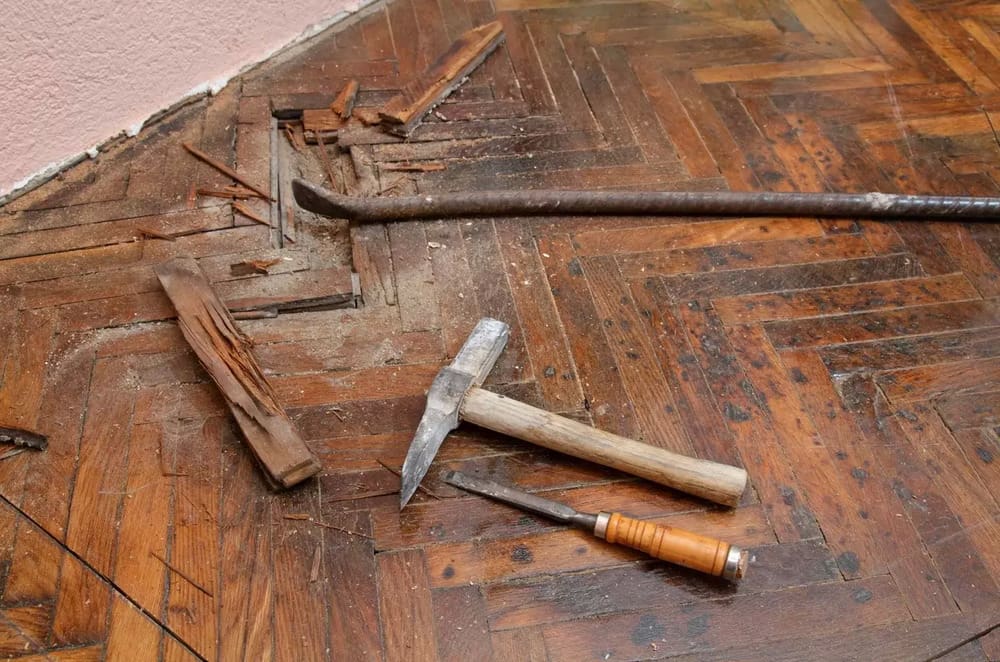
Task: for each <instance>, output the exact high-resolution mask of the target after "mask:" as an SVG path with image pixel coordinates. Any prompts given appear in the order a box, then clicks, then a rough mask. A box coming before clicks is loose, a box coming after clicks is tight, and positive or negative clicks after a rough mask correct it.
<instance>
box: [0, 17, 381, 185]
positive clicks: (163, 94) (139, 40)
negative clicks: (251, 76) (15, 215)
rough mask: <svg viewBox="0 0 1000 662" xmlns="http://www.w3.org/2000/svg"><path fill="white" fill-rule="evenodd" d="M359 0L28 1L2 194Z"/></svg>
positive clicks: (5, 99)
mask: <svg viewBox="0 0 1000 662" xmlns="http://www.w3.org/2000/svg"><path fill="white" fill-rule="evenodd" d="M360 4H362V3H361V2H360V1H359V0H285V1H283V2H273V0H271V1H265V0H215V1H214V2H209V3H201V2H196V1H195V0H150V1H148V2H143V3H128V2H116V1H114V0H63V2H55V1H54V0H21V2H17V3H7V5H6V6H5V12H4V14H5V15H4V21H3V23H4V25H3V26H2V27H0V118H3V119H2V121H0V154H2V157H3V158H0V195H3V194H4V193H7V192H9V191H11V190H12V189H14V188H16V187H19V186H21V185H23V184H24V183H26V181H27V179H28V178H31V177H32V176H34V175H37V174H39V173H40V172H42V171H44V170H45V169H47V168H55V167H58V165H59V164H61V163H63V162H65V161H66V160H67V159H70V158H72V157H73V156H75V155H77V154H80V153H81V152H84V151H86V150H88V149H90V148H91V147H93V146H94V145H97V144H99V143H101V142H103V141H105V140H107V139H108V138H110V137H112V136H114V135H115V134H117V133H119V132H120V131H122V130H128V129H131V130H133V131H134V130H135V129H136V128H137V127H138V125H139V124H140V123H141V122H142V121H143V120H145V119H146V118H148V117H149V116H150V115H152V114H153V113H156V112H157V111H159V110H161V109H163V108H167V107H169V106H170V105H172V104H174V103H175V102H177V101H179V100H180V99H182V98H183V97H185V96H187V95H189V94H191V93H192V92H195V91H197V90H198V89H199V88H202V89H204V87H205V86H206V85H213V84H214V85H218V84H219V83H221V82H222V81H225V80H226V79H227V78H229V77H230V76H232V75H234V74H236V73H237V72H238V71H239V70H240V69H241V68H243V67H244V66H246V65H248V64H251V63H253V62H256V61H259V60H261V59H263V58H265V57H267V56H268V55H269V54H271V53H272V52H273V51H275V50H276V49H278V48H280V47H282V46H283V45H285V44H288V43H289V42H291V41H292V40H294V39H295V38H296V37H297V36H299V35H301V34H302V33H303V32H304V31H306V30H307V29H308V28H310V27H311V26H314V25H316V24H321V23H323V22H324V21H328V20H329V19H330V18H332V17H334V16H336V15H337V14H338V13H340V12H343V11H350V10H353V9H356V8H357V7H358V5H360Z"/></svg>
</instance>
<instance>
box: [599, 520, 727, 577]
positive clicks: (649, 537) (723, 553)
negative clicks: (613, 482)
mask: <svg viewBox="0 0 1000 662" xmlns="http://www.w3.org/2000/svg"><path fill="white" fill-rule="evenodd" d="M598 517H599V518H602V519H603V517H608V519H607V527H606V528H605V530H604V535H603V536H601V537H603V538H604V539H605V540H607V541H608V542H611V543H617V544H619V545H625V546H626V547H631V548H632V549H638V550H639V551H640V552H645V553H646V554H649V555H650V556H652V557H653V558H656V559H661V560H663V561H668V562H670V563H676V564H677V565H682V566H684V567H685V568H691V569H692V570H697V571H699V572H704V573H707V574H709V575H713V576H715V577H722V576H723V575H725V576H726V578H727V579H731V580H736V579H739V578H741V577H742V576H743V564H744V563H745V559H746V557H745V555H744V554H743V553H742V552H741V551H740V550H739V548H736V549H735V553H734V554H733V556H734V558H736V559H738V560H737V561H736V562H735V563H732V562H730V563H729V567H728V568H727V560H730V558H729V557H730V551H731V550H733V549H734V548H733V546H732V545H730V544H729V543H727V542H723V541H721V540H716V539H715V538H709V537H707V536H702V535H698V534H697V533H691V532H690V531H684V530H681V529H675V528H673V527H672V526H665V525H662V524H657V523H655V522H646V521H643V520H638V519H633V518H631V517H627V516H625V515H622V514H621V513H610V514H609V513H601V514H600V515H599V516H598ZM599 521H601V519H599ZM598 526H599V527H600V524H598ZM595 533H596V534H597V535H598V536H600V535H601V531H600V530H599V529H598V530H597V531H595ZM730 561H731V560H730Z"/></svg>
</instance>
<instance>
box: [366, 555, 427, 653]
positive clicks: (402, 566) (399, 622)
mask: <svg viewBox="0 0 1000 662" xmlns="http://www.w3.org/2000/svg"><path fill="white" fill-rule="evenodd" d="M375 558H376V561H377V564H378V579H379V595H378V597H379V615H380V616H381V619H382V641H383V646H382V649H383V654H384V655H385V659H386V660H387V662H395V661H399V662H411V661H412V660H436V659H437V658H438V655H437V643H436V641H435V636H434V620H435V618H434V610H433V606H432V604H431V591H430V586H429V584H430V577H429V576H428V568H427V562H426V560H425V559H424V553H423V551H422V550H419V549H412V550H402V551H396V552H387V553H383V554H379V555H378V556H376V557H375Z"/></svg>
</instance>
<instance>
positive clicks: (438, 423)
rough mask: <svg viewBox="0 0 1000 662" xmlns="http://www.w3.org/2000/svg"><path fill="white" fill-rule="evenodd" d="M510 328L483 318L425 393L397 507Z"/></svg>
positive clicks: (423, 471) (492, 361)
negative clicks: (424, 405)
mask: <svg viewBox="0 0 1000 662" xmlns="http://www.w3.org/2000/svg"><path fill="white" fill-rule="evenodd" d="M508 337H510V327H509V326H507V325H506V324H505V323H503V322H501V321H499V320H495V319H490V318H488V317H484V318H483V319H481V320H479V323H478V324H476V328H475V329H473V330H472V333H471V334H470V335H469V339H468V340H466V341H465V344H464V345H462V349H461V351H459V353H458V354H457V355H456V356H455V360H454V361H452V362H451V365H449V366H447V367H445V368H442V369H441V372H439V373H438V374H437V377H435V378H434V382H433V383H432V384H431V387H430V389H429V390H428V391H427V407H426V409H424V415H423V417H421V419H420V425H419V426H417V432H416V434H415V435H413V441H412V442H410V450H409V451H407V453H406V460H405V461H404V462H403V470H402V471H401V472H400V473H401V475H402V487H401V489H400V503H399V507H400V508H402V507H403V506H405V505H406V502H407V501H409V500H410V497H412V496H413V493H414V492H416V491H417V486H418V485H420V481H421V480H423V478H424V475H425V474H426V473H427V469H428V468H429V467H430V466H431V462H433V461H434V456H435V455H437V452H438V449H439V448H441V443H442V442H444V438H445V437H446V436H447V435H448V433H449V432H451V431H452V430H454V429H455V428H457V427H458V422H459V410H460V409H461V407H462V398H464V397H465V393H466V392H467V391H468V390H469V389H470V388H472V387H474V386H479V385H480V384H482V383H483V380H484V379H486V376H487V375H488V374H490V370H492V369H493V365H494V364H495V363H496V362H497V359H498V358H499V357H500V352H502V351H503V349H504V347H506V346H507V338H508Z"/></svg>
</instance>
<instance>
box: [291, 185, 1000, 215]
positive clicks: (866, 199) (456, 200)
mask: <svg viewBox="0 0 1000 662" xmlns="http://www.w3.org/2000/svg"><path fill="white" fill-rule="evenodd" d="M292 190H293V191H294V192H295V200H296V202H298V203H299V205H300V206H301V207H302V208H303V209H306V210H308V211H312V212H315V213H317V214H323V215H324V216H331V217H334V218H347V219H351V220H354V221H360V222H373V221H376V222H377V221H403V220H411V219H418V218H451V217H456V216H543V215H552V214H558V215H565V216H824V217H839V218H845V217H846V218H855V217H860V218H909V219H939V220H940V219H963V220H996V219H1000V198H979V197H970V196H953V195H898V194H891V193H768V192H751V193H747V192H737V191H710V192H680V191H664V192H637V193H627V192H620V191H530V190H529V191H472V192H467V193H465V192H463V193H440V194H433V195H431V194H428V195H420V196H409V197H398V198H359V197H351V196H346V195H341V194H339V193H334V192H333V191H330V190H328V189H325V188H323V187H321V186H316V185H314V184H310V183H309V182H307V181H305V180H302V179H296V180H295V181H293V182H292Z"/></svg>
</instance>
